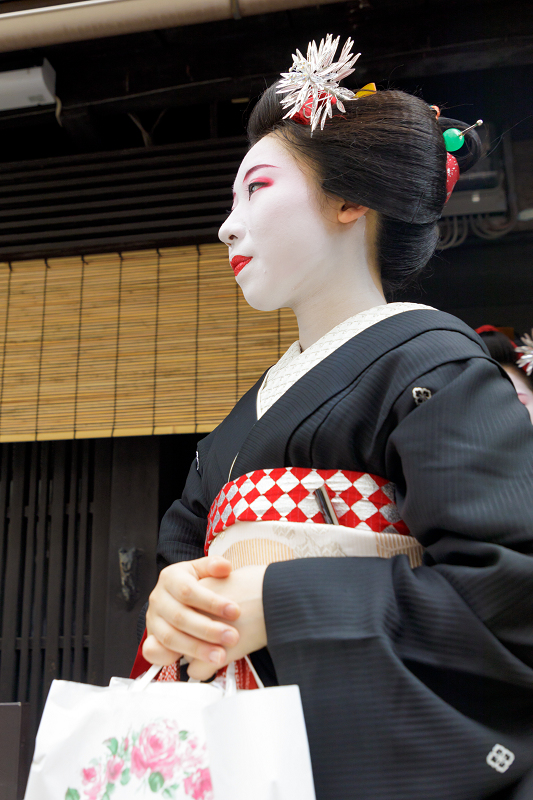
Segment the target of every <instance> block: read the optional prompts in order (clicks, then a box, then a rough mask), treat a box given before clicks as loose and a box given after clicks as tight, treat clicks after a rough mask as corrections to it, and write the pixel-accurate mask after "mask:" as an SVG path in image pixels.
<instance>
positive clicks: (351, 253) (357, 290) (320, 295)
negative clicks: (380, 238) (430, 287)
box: [292, 219, 386, 350]
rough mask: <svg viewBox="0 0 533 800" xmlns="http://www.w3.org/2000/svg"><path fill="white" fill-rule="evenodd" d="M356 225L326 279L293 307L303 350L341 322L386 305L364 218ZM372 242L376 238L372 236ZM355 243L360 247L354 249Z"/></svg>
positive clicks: (327, 272) (326, 271) (312, 288)
mask: <svg viewBox="0 0 533 800" xmlns="http://www.w3.org/2000/svg"><path fill="white" fill-rule="evenodd" d="M357 226H358V227H357V231H356V232H355V231H354V232H353V233H352V236H350V237H346V240H345V241H344V242H340V243H339V247H338V248H336V252H335V254H334V255H333V258H331V259H330V264H329V265H328V268H327V269H325V270H324V275H323V279H322V280H320V281H317V283H316V285H315V286H313V287H310V290H309V292H308V293H307V295H306V296H305V297H302V298H299V301H298V303H295V304H294V305H293V306H292V310H293V311H294V313H295V315H296V319H297V321H298V331H299V339H300V347H301V348H302V350H306V349H307V348H308V347H310V346H311V345H312V344H314V343H315V342H316V341H318V339H320V338H321V337H322V336H324V335H325V334H326V333H328V332H329V331H330V330H332V329H333V328H335V327H336V326H337V325H340V323H341V322H344V321H345V320H347V319H349V318H350V317H353V316H355V315H356V314H359V313H361V312H362V311H367V310H368V309H369V308H374V307H375V306H380V305H383V304H384V303H385V302H386V300H385V297H384V295H383V290H382V288H381V284H380V281H379V279H378V278H377V269H376V268H375V267H374V266H373V262H374V259H373V257H372V256H373V254H372V253H371V252H370V251H369V248H368V247H367V246H366V241H365V222H364V219H362V220H360V221H359V222H358V223H357ZM369 227H370V226H367V228H369ZM354 233H355V235H354ZM369 234H370V231H369ZM354 239H357V240H359V241H357V242H355V241H354ZM369 239H371V240H373V239H374V236H373V233H372V236H369ZM354 244H357V245H358V246H356V247H354Z"/></svg>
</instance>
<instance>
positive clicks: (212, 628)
mask: <svg viewBox="0 0 533 800" xmlns="http://www.w3.org/2000/svg"><path fill="white" fill-rule="evenodd" d="M168 627H170V628H171V629H172V630H176V631H181V632H182V633H187V634H189V636H193V637H194V638H195V639H200V640H201V641H204V642H208V643H211V644H215V645H221V646H222V647H233V646H234V645H235V644H237V642H238V641H239V634H238V632H237V630H236V629H235V628H234V627H233V626H231V625H228V624H227V623H226V622H222V621H221V620H217V619H212V618H211V617H210V616H208V615H207V614H203V613H201V612H198V611H196V610H195V609H194V608H190V607H189V606H186V605H183V603H180V602H178V601H177V600H174V598H173V597H171V596H170V595H166V596H163V597H161V598H160V600H159V603H158V604H157V607H154V606H152V605H150V606H149V607H148V611H147V612H146V628H147V630H148V633H153V634H155V636H156V637H157V638H158V639H159V641H160V642H163V639H162V638H161V636H162V635H164V634H167V632H168ZM163 643H164V644H166V646H167V647H168V648H169V649H171V650H175V649H176V648H175V647H173V646H172V644H167V643H166V642H163Z"/></svg>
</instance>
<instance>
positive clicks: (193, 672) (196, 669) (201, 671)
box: [187, 658, 217, 681]
mask: <svg viewBox="0 0 533 800" xmlns="http://www.w3.org/2000/svg"><path fill="white" fill-rule="evenodd" d="M216 672H217V670H216V669H213V667H212V665H211V664H206V663H205V662H204V661H198V659H197V658H194V659H193V660H192V661H191V662H190V664H189V666H188V667H187V675H188V676H189V678H194V680H195V681H208V680H209V678H212V677H213V675H215V673H216Z"/></svg>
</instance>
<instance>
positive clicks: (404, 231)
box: [248, 83, 481, 295]
mask: <svg viewBox="0 0 533 800" xmlns="http://www.w3.org/2000/svg"><path fill="white" fill-rule="evenodd" d="M276 91H277V83H276V84H273V85H272V86H270V87H269V88H268V89H267V90H266V91H265V92H264V94H263V95H262V96H261V98H260V99H259V101H258V103H257V105H256V106H255V108H254V110H253V112H252V115H251V117H250V121H249V123H248V139H249V142H250V146H253V145H254V144H256V143H257V142H258V141H259V140H260V139H262V138H263V137H264V136H267V135H268V134H269V133H277V134H278V135H280V136H281V137H282V138H283V139H284V140H285V142H286V144H287V146H288V147H289V149H290V150H291V151H292V152H293V154H294V155H295V156H296V157H298V156H300V157H301V158H303V159H304V161H305V162H306V163H307V164H309V165H310V167H311V168H312V169H313V171H314V172H315V174H316V175H317V177H318V180H319V183H320V185H321V187H322V189H323V190H324V192H327V193H330V194H334V195H336V196H337V197H341V198H343V199H344V200H347V201H350V202H352V203H358V204H361V205H364V206H368V207H369V208H371V209H373V210H374V211H377V212H378V214H379V227H378V236H377V254H378V262H379V268H380V272H381V280H382V283H383V288H384V290H385V292H386V293H387V294H388V295H390V293H391V292H393V291H394V290H395V289H398V288H400V287H401V286H404V285H405V284H407V283H409V281H410V280H411V279H413V278H414V277H416V275H417V274H418V273H419V272H420V270H421V269H422V268H423V267H424V266H425V265H426V264H427V262H428V261H429V259H430V258H431V256H432V254H433V252H434V250H435V247H436V245H437V241H438V227H437V221H438V219H439V217H440V215H441V213H442V209H443V206H444V202H445V200H446V148H445V145H444V138H443V135H442V134H443V132H444V131H445V130H446V129H447V128H459V129H460V130H464V129H465V128H466V127H468V126H467V125H466V124H465V123H463V122H460V121H458V120H452V119H444V118H442V117H440V119H438V120H437V117H436V113H435V111H434V110H433V109H432V108H430V106H428V105H427V104H426V103H424V101H423V100H420V98H418V97H413V96H412V95H409V94H406V93H405V92H400V91H395V90H386V91H378V92H376V93H375V94H373V95H370V96H367V97H361V98H359V99H357V100H353V101H347V102H346V103H345V107H346V112H345V113H344V114H340V113H335V112H334V116H333V118H332V119H328V120H327V122H326V124H325V127H324V130H320V128H317V129H316V130H315V131H314V133H313V135H312V136H311V128H310V127H309V126H308V125H302V124H300V123H298V122H294V121H293V120H291V119H283V116H284V115H285V113H286V112H285V110H284V109H283V108H282V107H281V104H280V97H281V95H278V94H276ZM464 138H465V144H464V145H463V147H462V148H461V149H460V150H459V151H457V152H455V153H454V154H453V155H454V156H455V157H456V158H457V161H458V163H459V168H460V170H461V171H464V170H465V169H469V168H470V167H471V166H473V165H474V164H475V163H476V161H477V160H478V159H479V157H480V155H481V142H480V140H479V137H478V135H477V134H476V132H475V131H470V132H469V133H467V134H466V135H465V137H464ZM463 151H464V154H463Z"/></svg>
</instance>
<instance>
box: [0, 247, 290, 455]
mask: <svg viewBox="0 0 533 800" xmlns="http://www.w3.org/2000/svg"><path fill="white" fill-rule="evenodd" d="M297 336H298V334H297V328H296V321H295V319H294V316H293V314H292V312H291V311H289V310H288V309H282V310H281V311H275V312H259V311H254V310H253V309H251V308H250V307H249V306H248V305H247V303H246V301H245V300H244V298H243V296H242V294H241V292H240V290H239V288H238V286H237V284H236V283H235V279H234V277H233V273H232V272H231V269H230V267H229V264H228V254H227V248H226V247H225V246H224V245H219V244H208V245H200V246H191V247H172V248H165V249H161V250H143V251H138V252H127V253H122V254H119V253H110V254H105V255H90V256H89V255H88V256H85V257H82V256H76V257H71V258H56V259H45V260H42V259H39V260H32V261H18V262H12V263H0V376H1V377H0V441H2V442H7V441H11V442H16V441H30V440H55V439H76V438H89V437H108V436H141V435H151V434H165V433H192V432H208V431H210V430H212V429H213V428H214V427H215V426H216V425H217V424H218V423H219V422H220V421H221V420H222V419H223V418H224V417H225V416H226V414H228V412H229V411H230V410H231V408H232V407H233V405H234V404H235V402H236V400H237V399H238V398H239V397H240V396H241V395H242V394H243V393H244V392H245V391H246V390H247V389H248V388H249V387H250V386H251V385H253V383H254V382H255V381H256V380H257V379H258V377H259V376H260V375H261V374H262V372H263V371H264V370H265V369H266V368H267V367H268V366H269V365H271V364H273V363H274V362H275V361H277V359H278V358H279V356H280V355H281V354H282V353H283V352H284V351H285V350H286V349H287V347H288V346H289V344H290V343H291V342H293V341H294V340H295V339H296V338H297Z"/></svg>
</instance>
